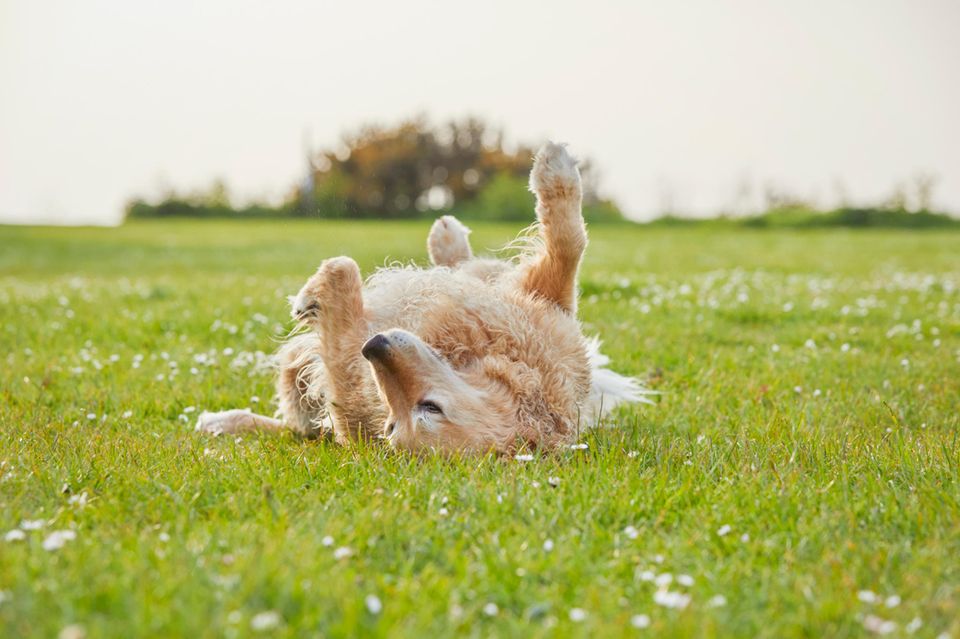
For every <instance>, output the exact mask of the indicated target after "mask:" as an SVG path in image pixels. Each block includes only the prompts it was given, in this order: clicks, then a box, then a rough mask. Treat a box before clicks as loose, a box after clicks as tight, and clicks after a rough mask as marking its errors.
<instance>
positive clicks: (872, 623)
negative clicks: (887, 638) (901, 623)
mask: <svg viewBox="0 0 960 639" xmlns="http://www.w3.org/2000/svg"><path fill="white" fill-rule="evenodd" d="M863 627H864V628H865V629H866V630H869V631H870V632H874V633H876V634H878V635H889V634H890V633H891V632H894V631H896V629H897V624H896V622H895V621H890V620H888V619H881V618H880V617H877V616H876V615H867V616H866V617H864V618H863Z"/></svg>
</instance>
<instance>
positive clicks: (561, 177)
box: [530, 142, 580, 199]
mask: <svg viewBox="0 0 960 639" xmlns="http://www.w3.org/2000/svg"><path fill="white" fill-rule="evenodd" d="M530 190H531V191H533V192H534V193H535V194H536V195H537V197H539V198H541V199H552V198H556V197H573V196H576V197H579V196H580V171H579V170H578V169H577V161H576V160H575V159H574V158H573V157H572V156H571V155H570V154H569V153H567V149H566V146H565V145H563V144H554V143H553V142H547V143H546V144H544V145H543V146H542V147H540V150H539V151H537V155H536V157H535V158H534V160H533V170H532V171H531V172H530Z"/></svg>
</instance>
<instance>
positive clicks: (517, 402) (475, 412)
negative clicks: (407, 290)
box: [362, 329, 538, 453]
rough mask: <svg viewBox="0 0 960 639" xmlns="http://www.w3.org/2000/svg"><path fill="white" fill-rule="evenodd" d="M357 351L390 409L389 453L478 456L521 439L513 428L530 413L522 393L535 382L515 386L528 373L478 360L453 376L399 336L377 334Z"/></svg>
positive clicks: (410, 338) (418, 343)
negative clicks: (511, 439)
mask: <svg viewBox="0 0 960 639" xmlns="http://www.w3.org/2000/svg"><path fill="white" fill-rule="evenodd" d="M362 352H363V356H364V357H365V358H366V359H367V360H368V361H369V362H370V364H371V367H372V368H373V373H374V377H375V379H376V381H377V386H378V387H379V390H380V394H381V396H382V397H383V399H384V400H385V402H386V404H387V407H388V409H389V410H388V416H387V422H386V425H385V426H384V430H383V433H384V437H385V438H386V439H387V440H388V441H389V442H390V445H391V446H394V447H396V448H401V449H404V450H410V451H423V450H430V449H434V450H439V451H443V452H456V451H464V452H468V451H469V452H480V453H483V452H487V451H491V450H499V451H502V450H504V448H505V447H508V446H509V444H510V442H507V441H505V438H509V437H516V436H520V437H521V438H522V432H523V428H522V424H520V423H518V422H520V421H526V420H523V419H522V418H521V416H522V415H525V414H529V413H530V412H531V411H530V410H529V409H528V407H527V404H529V402H528V401H525V396H526V394H525V393H523V392H520V389H522V388H524V387H526V390H527V391H530V390H531V386H532V387H533V388H534V389H535V388H536V382H537V381H538V380H536V379H532V378H530V376H531V375H532V371H529V369H526V371H527V377H528V378H527V379H517V375H518V374H520V375H521V376H523V373H518V367H519V368H521V369H525V368H526V367H523V366H522V365H513V366H505V365H504V363H502V362H500V363H498V362H497V361H494V359H493V358H490V359H488V360H485V359H483V358H481V359H479V360H478V361H476V362H475V363H474V364H473V365H471V366H468V367H465V368H461V369H455V368H454V367H453V366H452V365H451V364H450V362H449V361H447V360H446V359H445V358H444V357H442V356H441V355H440V354H439V353H437V352H436V351H434V350H433V349H432V348H430V346H428V345H427V344H425V343H424V342H423V340H421V339H420V338H418V337H417V336H416V335H413V334H412V333H408V332H406V331H402V330H399V329H394V330H390V331H386V332H384V333H380V334H378V335H374V336H373V337H372V338H370V339H369V340H368V341H367V343H366V344H364V346H363V351H362ZM506 369H510V370H509V371H507V370H506ZM511 376H512V379H508V378H509V377H511ZM530 417H531V419H534V416H533V415H530Z"/></svg>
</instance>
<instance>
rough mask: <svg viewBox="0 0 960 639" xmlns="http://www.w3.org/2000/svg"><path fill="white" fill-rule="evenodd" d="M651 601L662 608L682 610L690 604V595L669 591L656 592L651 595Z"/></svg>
mask: <svg viewBox="0 0 960 639" xmlns="http://www.w3.org/2000/svg"><path fill="white" fill-rule="evenodd" d="M653 601H654V603H656V604H657V605H660V606H663V607H664V608H676V609H677V610H683V609H684V608H686V607H687V606H688V605H689V604H690V595H685V594H683V593H682V592H671V591H670V590H658V591H657V592H655V593H653Z"/></svg>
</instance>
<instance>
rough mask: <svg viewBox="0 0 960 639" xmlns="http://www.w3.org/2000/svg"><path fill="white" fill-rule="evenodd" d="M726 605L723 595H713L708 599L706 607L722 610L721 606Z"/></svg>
mask: <svg viewBox="0 0 960 639" xmlns="http://www.w3.org/2000/svg"><path fill="white" fill-rule="evenodd" d="M726 605H727V598H726V597H724V596H723V595H714V596H712V597H710V599H709V601H707V606H709V607H710V608H722V607H723V606H726Z"/></svg>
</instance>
